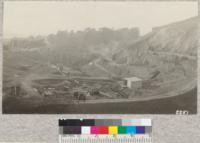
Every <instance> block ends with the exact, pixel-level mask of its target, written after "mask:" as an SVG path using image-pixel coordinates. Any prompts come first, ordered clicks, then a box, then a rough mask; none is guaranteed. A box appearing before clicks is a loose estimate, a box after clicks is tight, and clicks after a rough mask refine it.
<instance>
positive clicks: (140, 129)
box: [136, 126, 145, 134]
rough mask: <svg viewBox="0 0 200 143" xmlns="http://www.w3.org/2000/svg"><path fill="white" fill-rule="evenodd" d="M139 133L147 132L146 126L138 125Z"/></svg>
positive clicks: (137, 130) (137, 131)
mask: <svg viewBox="0 0 200 143" xmlns="http://www.w3.org/2000/svg"><path fill="white" fill-rule="evenodd" d="M136 133H137V134H145V127H144V126H137V127H136Z"/></svg>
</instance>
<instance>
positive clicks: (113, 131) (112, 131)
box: [108, 126, 118, 135]
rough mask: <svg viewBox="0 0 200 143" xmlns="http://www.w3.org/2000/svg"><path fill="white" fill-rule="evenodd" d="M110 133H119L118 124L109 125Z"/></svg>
mask: <svg viewBox="0 0 200 143" xmlns="http://www.w3.org/2000/svg"><path fill="white" fill-rule="evenodd" d="M108 133H109V134H111V135H115V134H118V128H117V126H109V127H108Z"/></svg>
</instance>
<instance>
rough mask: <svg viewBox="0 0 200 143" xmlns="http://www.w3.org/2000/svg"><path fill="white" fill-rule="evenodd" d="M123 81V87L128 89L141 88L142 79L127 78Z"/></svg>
mask: <svg viewBox="0 0 200 143" xmlns="http://www.w3.org/2000/svg"><path fill="white" fill-rule="evenodd" d="M124 79H125V85H126V86H127V87H129V88H133V89H137V88H140V87H141V86H142V79H141V78H138V77H128V78H124Z"/></svg>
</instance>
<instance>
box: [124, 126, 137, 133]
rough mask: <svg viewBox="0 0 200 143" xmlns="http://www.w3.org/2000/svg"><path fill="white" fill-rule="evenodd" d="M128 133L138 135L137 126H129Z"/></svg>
mask: <svg viewBox="0 0 200 143" xmlns="http://www.w3.org/2000/svg"><path fill="white" fill-rule="evenodd" d="M126 132H127V134H136V127H135V126H127V128H126Z"/></svg>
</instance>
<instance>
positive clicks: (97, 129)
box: [91, 126, 100, 134]
mask: <svg viewBox="0 0 200 143" xmlns="http://www.w3.org/2000/svg"><path fill="white" fill-rule="evenodd" d="M99 131H100V130H99V127H97V126H92V127H91V134H99Z"/></svg>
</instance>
